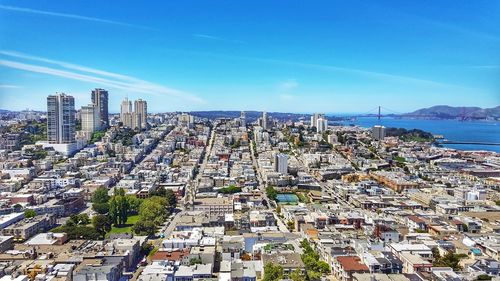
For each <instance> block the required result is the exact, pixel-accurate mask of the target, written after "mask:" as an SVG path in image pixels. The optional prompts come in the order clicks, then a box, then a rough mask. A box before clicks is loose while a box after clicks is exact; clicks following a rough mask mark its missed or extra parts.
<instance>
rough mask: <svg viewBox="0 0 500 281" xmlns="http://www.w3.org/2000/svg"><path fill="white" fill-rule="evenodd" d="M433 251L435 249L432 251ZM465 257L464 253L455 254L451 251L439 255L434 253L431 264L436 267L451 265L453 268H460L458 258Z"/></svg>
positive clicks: (456, 269)
mask: <svg viewBox="0 0 500 281" xmlns="http://www.w3.org/2000/svg"><path fill="white" fill-rule="evenodd" d="M433 253H435V251H433ZM464 258H467V255H466V254H455V253H453V252H448V253H446V254H445V255H444V256H440V255H439V253H437V254H435V255H434V262H433V263H432V265H433V266H436V267H451V268H453V270H455V271H458V270H461V269H462V267H461V266H460V260H462V259H464Z"/></svg>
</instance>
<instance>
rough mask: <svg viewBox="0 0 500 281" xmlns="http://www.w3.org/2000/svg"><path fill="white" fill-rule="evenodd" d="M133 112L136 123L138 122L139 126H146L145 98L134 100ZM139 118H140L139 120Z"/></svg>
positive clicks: (146, 108) (146, 106) (146, 107)
mask: <svg viewBox="0 0 500 281" xmlns="http://www.w3.org/2000/svg"><path fill="white" fill-rule="evenodd" d="M134 113H135V114H136V118H135V119H136V124H140V127H139V126H138V127H139V128H145V127H146V126H147V118H148V104H147V102H146V101H145V100H142V99H138V100H136V101H134ZM139 119H140V120H139Z"/></svg>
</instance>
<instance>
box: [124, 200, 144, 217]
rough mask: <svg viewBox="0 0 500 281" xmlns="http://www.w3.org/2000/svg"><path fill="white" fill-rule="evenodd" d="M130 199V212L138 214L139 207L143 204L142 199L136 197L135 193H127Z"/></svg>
mask: <svg viewBox="0 0 500 281" xmlns="http://www.w3.org/2000/svg"><path fill="white" fill-rule="evenodd" d="M125 197H126V198H127V201H128V207H129V212H130V213H132V214H138V213H139V208H140V207H141V204H142V199H139V198H137V197H135V196H134V195H126V196H125Z"/></svg>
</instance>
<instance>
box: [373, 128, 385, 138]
mask: <svg viewBox="0 0 500 281" xmlns="http://www.w3.org/2000/svg"><path fill="white" fill-rule="evenodd" d="M372 137H373V138H374V139H376V140H383V139H384V138H385V127H384V126H380V125H375V126H373V128H372Z"/></svg>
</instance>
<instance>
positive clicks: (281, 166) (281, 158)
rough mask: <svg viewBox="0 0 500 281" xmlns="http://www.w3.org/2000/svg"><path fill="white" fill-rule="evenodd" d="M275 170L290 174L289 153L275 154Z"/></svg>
mask: <svg viewBox="0 0 500 281" xmlns="http://www.w3.org/2000/svg"><path fill="white" fill-rule="evenodd" d="M274 171H275V172H278V173H280V174H283V175H286V174H288V155H286V154H283V153H277V154H276V155H275V156H274Z"/></svg>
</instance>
